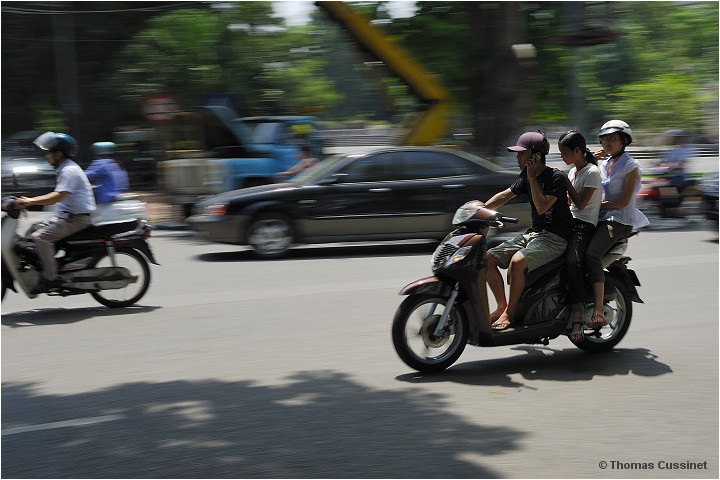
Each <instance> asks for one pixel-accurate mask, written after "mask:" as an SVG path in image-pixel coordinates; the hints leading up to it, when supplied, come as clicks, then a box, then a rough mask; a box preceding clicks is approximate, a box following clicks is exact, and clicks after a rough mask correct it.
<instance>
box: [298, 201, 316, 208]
mask: <svg viewBox="0 0 720 480" xmlns="http://www.w3.org/2000/svg"><path fill="white" fill-rule="evenodd" d="M315 204H317V200H300V201H298V205H300V206H301V207H309V206H311V205H315Z"/></svg>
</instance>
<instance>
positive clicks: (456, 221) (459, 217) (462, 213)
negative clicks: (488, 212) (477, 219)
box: [452, 208, 477, 225]
mask: <svg viewBox="0 0 720 480" xmlns="http://www.w3.org/2000/svg"><path fill="white" fill-rule="evenodd" d="M475 212H477V208H458V210H457V211H456V212H455V216H453V219H452V224H453V225H460V224H462V223H465V222H467V221H468V220H470V219H471V218H472V216H473V215H475Z"/></svg>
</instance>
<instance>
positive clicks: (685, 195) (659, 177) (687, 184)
mask: <svg viewBox="0 0 720 480" xmlns="http://www.w3.org/2000/svg"><path fill="white" fill-rule="evenodd" d="M647 173H648V177H649V178H648V179H647V180H643V183H642V188H641V189H640V191H639V192H638V193H637V205H638V208H640V209H641V210H643V211H644V212H647V213H649V214H650V215H652V214H654V213H657V214H658V215H660V216H661V217H664V218H667V217H678V216H683V207H684V206H686V205H687V204H688V199H690V198H692V197H696V196H698V195H699V192H698V191H697V190H696V188H695V187H696V185H697V181H695V180H694V179H692V178H688V177H687V175H686V174H685V173H684V172H683V171H682V170H678V169H676V168H674V167H672V166H664V165H656V166H654V167H651V168H649V169H648V172H647Z"/></svg>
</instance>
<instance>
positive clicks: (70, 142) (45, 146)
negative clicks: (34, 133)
mask: <svg viewBox="0 0 720 480" xmlns="http://www.w3.org/2000/svg"><path fill="white" fill-rule="evenodd" d="M33 143H34V144H35V145H37V146H38V147H40V149H42V150H46V151H48V152H63V154H64V155H65V157H67V158H72V157H74V156H75V155H77V152H78V143H77V142H76V141H75V139H74V138H73V137H71V136H70V135H67V134H65V133H53V132H45V133H43V134H42V135H40V136H39V137H37V138H36V139H35V141H34V142H33Z"/></svg>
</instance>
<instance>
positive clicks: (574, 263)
mask: <svg viewBox="0 0 720 480" xmlns="http://www.w3.org/2000/svg"><path fill="white" fill-rule="evenodd" d="M558 148H559V150H560V156H561V157H562V159H563V161H564V162H565V163H566V164H567V165H573V168H572V169H571V170H570V173H569V174H568V197H569V200H570V202H569V203H570V213H572V216H573V232H572V237H570V242H569V243H568V248H567V253H566V255H565V259H566V270H567V274H568V285H569V292H568V296H569V300H570V305H571V309H572V313H571V316H570V324H571V328H572V332H571V333H570V340H572V341H573V342H580V341H582V339H583V338H584V333H583V320H582V309H583V298H584V296H585V287H584V285H585V282H584V276H585V269H584V262H585V251H586V250H587V247H588V245H589V244H590V239H591V238H592V236H593V233H594V232H595V226H596V225H597V223H598V215H599V213H600V202H601V201H602V183H601V182H602V180H601V178H600V170H599V169H598V167H597V160H595V157H594V156H593V154H592V152H591V151H590V150H588V148H587V143H586V142H585V137H583V135H582V134H581V133H580V132H578V131H577V130H570V131H569V132H566V133H564V134H562V136H560V139H559V140H558Z"/></svg>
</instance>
